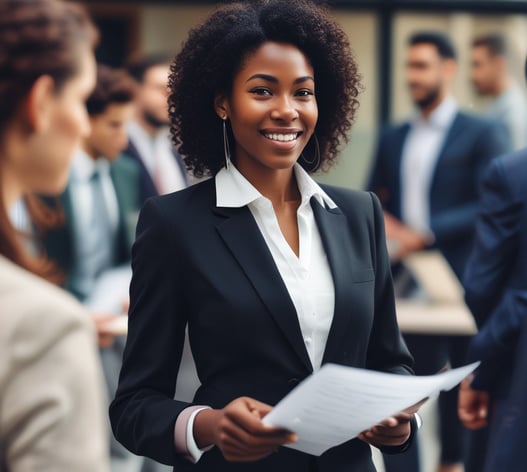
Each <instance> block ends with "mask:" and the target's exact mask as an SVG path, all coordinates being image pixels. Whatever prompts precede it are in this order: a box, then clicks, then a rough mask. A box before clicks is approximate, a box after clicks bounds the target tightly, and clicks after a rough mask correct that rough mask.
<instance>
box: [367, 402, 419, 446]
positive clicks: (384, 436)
mask: <svg viewBox="0 0 527 472" xmlns="http://www.w3.org/2000/svg"><path fill="white" fill-rule="evenodd" d="M426 400H427V399H424V400H421V401H420V402H418V403H416V404H415V405H412V406H411V407H409V408H406V409H405V410H403V411H401V412H400V413H398V414H396V415H393V416H390V417H389V418H386V419H385V420H384V421H381V422H380V423H379V424H377V425H375V426H373V427H372V428H370V429H368V430H366V431H363V432H362V433H361V434H359V435H358V438H359V439H361V440H362V441H364V442H366V443H368V444H371V445H372V446H374V447H385V446H401V445H403V444H404V443H405V442H406V441H408V439H409V438H410V433H411V424H410V423H411V421H412V419H413V417H414V414H415V413H417V411H418V410H419V408H420V407H421V405H423V403H424V402H425V401H426Z"/></svg>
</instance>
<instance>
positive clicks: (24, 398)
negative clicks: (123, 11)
mask: <svg viewBox="0 0 527 472" xmlns="http://www.w3.org/2000/svg"><path fill="white" fill-rule="evenodd" d="M95 39H96V32H95V29H94V27H93V25H92V23H91V22H90V20H89V19H88V17H87V16H86V14H85V13H84V12H83V10H82V9H80V8H79V7H78V6H77V5H74V4H71V3H65V2H62V1H60V0H0V469H1V470H2V471H8V472H13V471H44V470H53V471H68V472H72V471H74V472H81V471H86V472H88V471H89V472H93V471H97V472H101V471H106V470H108V463H107V451H106V449H107V438H106V424H105V420H104V406H103V405H104V397H103V386H102V377H101V372H100V367H99V364H98V360H97V354H96V342H95V337H94V333H93V324H92V322H91V320H90V318H89V316H87V315H86V313H85V312H84V311H83V309H82V308H81V307H80V305H78V304H77V302H76V301H74V300H73V299H72V298H70V297H69V296H68V295H66V293H65V292H63V291H62V290H60V289H58V288H56V287H55V286H53V285H51V284H50V283H48V282H46V281H45V280H44V279H43V278H48V279H51V278H52V277H53V275H54V274H53V268H52V267H51V266H50V264H48V263H47V262H46V261H45V260H42V259H39V258H36V257H34V256H31V254H29V253H28V252H27V251H26V250H25V248H24V244H23V240H22V238H21V237H20V235H19V234H18V233H17V232H16V231H15V229H14V228H13V226H12V224H11V223H10V220H9V217H8V214H9V209H10V208H11V207H12V205H14V204H15V203H16V202H17V201H19V200H20V199H21V198H23V197H27V198H30V197H31V195H32V194H34V193H39V194H44V195H57V194H59V193H60V192H62V191H63V189H64V187H65V185H66V181H67V177H68V171H69V162H70V159H71V157H72V155H73V152H74V150H75V149H76V148H77V146H78V145H79V142H80V139H81V137H82V136H83V135H85V134H87V133H88V132H89V124H88V117H87V114H86V110H85V106H84V102H85V99H86V98H87V96H88V94H89V93H90V92H91V90H92V87H93V85H94V81H95V60H94V56H93V46H94V43H95Z"/></svg>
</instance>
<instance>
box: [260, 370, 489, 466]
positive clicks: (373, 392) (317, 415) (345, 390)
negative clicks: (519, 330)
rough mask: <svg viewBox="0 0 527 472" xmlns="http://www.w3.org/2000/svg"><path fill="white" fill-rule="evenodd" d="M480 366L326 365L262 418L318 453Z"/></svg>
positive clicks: (448, 386)
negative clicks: (385, 369)
mask: <svg viewBox="0 0 527 472" xmlns="http://www.w3.org/2000/svg"><path fill="white" fill-rule="evenodd" d="M478 365H479V363H477V362H476V363H474V364H470V365H468V366H465V367H460V368H458V369H453V370H449V371H447V372H443V373H440V374H437V375H431V376H419V377H418V376H411V375H395V374H386V373H381V372H375V371H369V370H364V369H355V368H352V367H345V366H340V365H335V364H325V365H324V366H322V368H321V369H320V370H319V371H317V372H316V373H314V374H313V375H311V376H310V377H308V378H307V379H306V380H304V381H303V382H302V383H301V384H300V385H298V386H297V387H296V388H295V389H294V390H293V391H291V392H290V393H289V394H288V395H287V396H286V397H284V399H283V400H282V401H280V402H279V403H278V404H277V405H276V406H275V407H274V408H273V409H272V410H271V412H270V413H269V414H268V415H267V416H266V417H265V418H264V419H263V422H264V423H265V424H268V425H272V426H277V427H282V428H286V429H288V430H290V431H292V432H294V433H296V434H297V435H298V441H297V442H296V443H295V444H291V445H289V447H291V448H293V449H298V450H300V451H303V452H307V453H309V454H313V455H317V456H319V455H320V454H322V453H323V452H324V451H326V450H327V449H330V448H331V447H334V446H337V445H339V444H342V443H343V442H346V441H348V440H350V439H353V438H354V437H356V436H357V435H358V434H359V433H361V432H362V431H364V430H366V429H368V428H371V427H372V426H374V425H376V424H377V423H379V422H380V421H382V420H384V419H386V418H388V417H389V416H391V415H394V414H396V413H398V412H400V411H401V410H404V409H405V408H408V407H409V406H412V405H414V404H416V403H417V402H419V401H420V400H422V399H424V398H427V397H432V396H434V395H437V394H438V393H439V392H440V391H441V390H450V389H451V388H453V387H454V386H456V385H457V384H458V383H459V382H461V380H463V379H464V378H465V377H466V376H467V375H468V374H469V373H471V372H472V371H473V370H474V369H475V368H476V367H477V366H478Z"/></svg>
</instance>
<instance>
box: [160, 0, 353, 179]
mask: <svg viewBox="0 0 527 472" xmlns="http://www.w3.org/2000/svg"><path fill="white" fill-rule="evenodd" d="M268 41H274V42H279V43H287V44H292V45H294V46H296V47H297V48H298V49H299V50H300V51H302V52H303V54H304V55H305V56H306V57H307V58H308V60H309V61H310V63H311V65H312V67H313V70H314V72H315V83H316V99H317V105H318V121H317V125H316V129H315V132H316V137H317V138H318V145H319V149H320V159H316V160H315V159H313V160H310V161H307V159H306V160H305V161H304V160H303V159H302V158H300V159H299V161H298V162H299V163H300V164H301V165H302V166H303V167H304V168H305V169H306V170H307V171H308V172H315V171H316V170H318V169H319V168H320V167H321V166H322V167H323V168H325V169H327V168H329V166H330V165H331V164H332V163H333V162H334V161H335V159H336V158H337V155H338V151H339V149H338V148H339V146H340V144H341V142H347V139H348V138H347V132H348V131H349V129H350V128H351V125H352V123H353V120H354V118H355V113H356V110H357V108H358V106H359V102H358V100H357V96H358V94H359V91H360V89H361V85H360V75H359V72H358V70H357V64H356V62H355V59H354V57H353V53H352V51H351V48H350V45H349V41H348V38H347V36H346V34H345V33H344V32H343V31H342V29H341V27H340V26H339V25H338V24H337V23H336V21H335V20H334V19H333V18H332V17H331V16H330V14H329V12H328V11H327V10H326V9H325V8H323V7H321V6H317V5H315V4H314V3H313V2H312V1H310V0H287V1H284V0H256V1H254V0H253V1H245V2H239V3H232V4H228V5H224V6H222V7H220V8H218V9H217V10H216V11H215V12H214V13H213V14H212V15H211V16H210V17H209V18H208V19H206V20H205V21H204V22H203V23H202V24H200V25H198V26H196V27H194V28H193V29H192V30H191V31H190V33H189V36H188V38H187V40H186V42H185V43H184V45H183V48H182V50H181V52H180V53H179V54H178V55H177V56H176V58H175V60H174V62H173V63H172V65H171V73H170V79H169V90H170V93H169V98H168V101H169V113H170V120H171V132H172V137H173V141H174V144H175V145H176V146H177V147H178V148H179V152H180V153H181V155H182V157H183V159H184V160H185V163H186V166H187V168H188V169H189V170H191V171H192V172H193V173H194V175H195V176H197V177H201V176H203V175H215V174H216V173H217V172H218V171H219V170H220V169H221V168H222V167H223V166H224V156H223V135H222V123H221V120H220V119H219V117H218V116H217V114H216V112H215V110H214V97H215V96H216V95H217V94H218V93H224V94H226V95H227V96H229V95H230V91H231V88H232V83H233V80H234V77H235V75H236V74H237V72H238V71H239V70H240V69H241V67H242V66H243V63H244V61H245V60H246V59H247V57H248V56H250V55H251V53H254V52H255V51H256V50H257V49H258V48H259V47H260V46H261V45H262V44H263V43H265V42H268ZM229 134H230V139H231V140H232V138H233V137H232V133H230V132H229ZM313 141H314V140H311V141H310V144H309V145H308V146H309V147H312V146H311V144H312V143H313ZM315 152H316V151H315Z"/></svg>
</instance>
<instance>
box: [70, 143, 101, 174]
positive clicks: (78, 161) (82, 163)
mask: <svg viewBox="0 0 527 472" xmlns="http://www.w3.org/2000/svg"><path fill="white" fill-rule="evenodd" d="M109 169H110V163H109V162H108V160H106V159H104V158H98V159H95V160H93V159H92V158H91V157H90V156H89V155H88V154H87V153H86V152H85V151H84V150H82V149H79V150H78V151H77V153H76V154H75V157H74V158H73V162H72V163H71V177H72V179H74V180H75V181H89V180H90V179H91V177H92V175H93V174H94V173H95V172H96V171H99V172H108V171H109Z"/></svg>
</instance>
